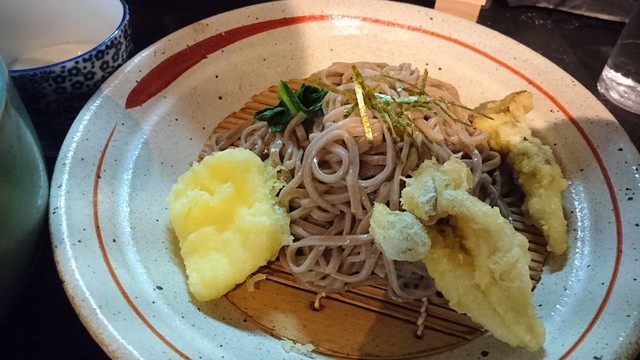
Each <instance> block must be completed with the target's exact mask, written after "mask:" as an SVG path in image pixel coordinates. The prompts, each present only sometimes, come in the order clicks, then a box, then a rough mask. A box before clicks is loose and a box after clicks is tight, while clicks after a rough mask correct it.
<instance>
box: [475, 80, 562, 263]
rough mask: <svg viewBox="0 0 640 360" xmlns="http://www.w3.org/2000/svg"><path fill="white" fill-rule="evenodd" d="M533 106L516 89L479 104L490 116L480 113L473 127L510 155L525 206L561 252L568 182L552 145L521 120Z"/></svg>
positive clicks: (552, 247)
mask: <svg viewBox="0 0 640 360" xmlns="http://www.w3.org/2000/svg"><path fill="white" fill-rule="evenodd" d="M532 108H533V105H532V95H531V93H529V92H526V91H520V92H516V93H513V94H510V95H508V96H507V97H505V98H504V99H502V100H498V101H490V102H486V103H484V104H481V105H480V106H479V107H477V108H476V111H478V112H479V113H482V114H484V115H488V116H490V117H491V118H486V117H482V116H477V117H475V119H474V121H473V126H474V127H476V128H477V129H480V130H483V131H486V132H488V133H489V145H490V146H491V147H492V148H493V149H495V150H497V151H499V152H502V153H503V154H507V162H508V163H509V164H510V165H511V167H512V168H513V171H514V174H515V177H516V180H517V182H518V184H519V185H520V187H521V188H522V190H523V192H524V194H525V200H524V204H523V209H524V210H525V211H526V212H528V214H529V216H530V217H531V219H532V220H533V222H534V225H536V227H538V228H539V229H540V230H542V232H543V234H544V236H545V238H546V239H547V248H548V249H549V250H550V251H552V252H554V253H556V254H562V253H564V252H565V251H566V250H567V221H566V220H565V217H564V213H563V211H562V191H563V190H564V189H565V188H566V187H567V181H566V180H565V179H564V178H563V177H562V172H561V170H560V167H559V166H558V165H557V164H556V161H555V159H554V157H553V153H552V151H551V148H549V147H548V146H546V145H543V144H542V143H541V142H540V140H539V139H537V138H536V137H534V136H533V135H532V134H531V130H529V128H528V127H527V126H526V125H525V124H524V123H523V122H522V121H523V119H524V115H525V114H526V113H527V112H529V111H531V109H532Z"/></svg>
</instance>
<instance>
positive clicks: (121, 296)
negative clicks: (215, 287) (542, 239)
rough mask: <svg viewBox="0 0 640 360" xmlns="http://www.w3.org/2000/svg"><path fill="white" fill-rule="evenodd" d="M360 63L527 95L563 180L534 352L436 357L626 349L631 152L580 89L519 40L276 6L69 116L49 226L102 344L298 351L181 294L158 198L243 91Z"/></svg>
mask: <svg viewBox="0 0 640 360" xmlns="http://www.w3.org/2000/svg"><path fill="white" fill-rule="evenodd" d="M360 60H367V61H376V62H387V63H391V64H399V63H402V62H410V63H412V64H413V65H414V66H416V67H419V68H424V67H427V68H428V70H429V72H430V74H431V75H432V76H434V77H437V78H440V79H442V80H446V81H449V82H451V83H453V84H455V85H456V87H457V88H458V90H459V91H460V94H461V97H462V100H463V102H464V103H465V104H467V105H471V106H474V105H476V104H478V103H480V102H482V101H486V100H491V99H498V98H501V97H503V96H504V95H506V94H508V93H510V92H513V91H517V90H521V89H526V90H529V91H531V92H532V93H533V94H534V105H535V109H534V110H533V111H532V112H531V113H530V114H529V115H528V121H529V125H530V126H531V127H532V129H533V130H534V132H535V133H536V134H537V135H538V137H540V138H541V139H542V140H543V141H544V142H545V143H547V144H549V145H550V146H551V147H552V149H553V150H554V152H555V154H556V157H557V159H558V162H559V164H560V166H561V168H562V169H563V171H564V173H565V176H566V177H567V178H568V180H569V182H570V185H569V188H568V189H567V190H566V192H565V193H564V199H565V206H566V215H567V218H568V221H569V225H570V227H569V229H570V234H569V238H570V244H569V245H570V249H569V251H568V254H567V256H566V257H561V258H552V259H550V261H549V262H548V264H547V265H546V266H545V268H544V271H543V274H542V279H541V281H540V283H539V284H538V285H537V287H536V289H535V292H534V299H533V300H534V304H535V305H536V308H537V314H538V316H539V317H541V319H542V320H543V322H544V324H545V326H546V329H547V338H546V342H545V344H544V348H543V349H542V350H540V351H539V352H535V353H533V352H528V351H526V350H522V349H513V348H510V347H509V346H508V345H505V344H503V343H501V342H499V341H497V340H496V339H495V338H493V337H492V336H490V335H488V334H484V335H482V336H479V337H477V338H475V339H473V340H472V341H469V342H468V343H466V344H464V345H462V346H458V347H455V348H453V349H451V350H447V351H444V352H441V353H439V354H436V355H434V356H433V358H436V359H459V358H463V357H475V358H477V357H483V356H488V355H491V356H497V357H500V358H505V357H508V358H521V359H539V358H553V359H555V358H563V357H569V356H572V357H573V356H575V357H576V358H623V357H628V356H630V355H631V354H634V353H635V352H636V351H637V343H636V342H637V339H638V338H639V336H640V331H639V330H638V328H639V317H640V315H639V314H638V309H640V287H639V286H638V279H637V277H638V274H637V271H635V269H637V267H638V258H639V257H640V251H639V250H638V247H637V244H638V241H640V224H639V223H640V220H639V219H638V218H637V209H638V208H640V204H639V201H640V185H639V183H638V177H639V173H638V166H639V164H640V156H639V155H638V152H637V150H636V149H635V147H634V146H633V144H632V143H631V142H630V141H629V139H628V137H627V135H626V134H625V132H624V131H623V129H622V128H621V127H620V126H619V125H618V123H617V122H616V121H615V119H614V118H613V116H612V115H611V114H609V113H608V112H607V111H606V110H605V108H604V107H603V105H602V104H600V103H599V102H598V101H597V100H596V99H595V98H594V97H593V95H592V94H591V93H589V92H588V91H587V90H586V89H585V88H583V87H582V86H581V85H580V84H579V83H578V82H577V81H575V80H574V79H572V78H571V77H570V76H569V75H567V74H566V73H565V72H563V71H562V70H560V69H559V68H558V67H557V66H555V65H554V64H552V63H551V62H549V61H548V60H546V59H545V58H543V57H541V56H539V55H538V54H536V53H535V52H533V51H531V50H530V49H528V48H526V47H524V46H522V45H520V44H518V43H517V42H515V41H513V40H511V39H509V38H506V37H504V36H502V35H500V34H498V33H496V32H494V31H491V30H489V29H487V28H484V27H482V26H479V25H477V24H475V23H471V22H467V21H464V20H461V19H458V18H455V17H452V16H448V15H445V14H441V13H438V12H435V11H433V10H430V9H427V8H422V7H417V6H412V5H406V4H400V3H394V2H386V1H384V2H380V3H372V1H369V0H351V1H349V2H343V1H337V0H332V1H323V2H321V3H320V2H311V1H286V2H282V1H280V2H274V3H267V4H262V5H257V6H252V7H248V8H243V9H240V10H237V11H233V12H230V13H225V14H222V15H219V16H215V17H212V18H210V19H207V20H204V21H201V22H198V23H196V24H193V25H191V26H189V27H187V28H185V29H183V30H181V31H178V32H176V33H174V34H172V35H170V36H169V37H167V38H165V39H163V40H161V41H159V42H158V43H156V44H154V45H153V46H151V47H150V48H148V49H147V50H145V51H143V52H142V53H140V54H139V55H137V56H136V57H135V58H134V59H133V60H131V61H129V62H128V63H127V64H126V65H125V66H124V67H122V68H121V69H120V70H119V71H118V72H117V73H116V74H115V75H114V76H112V77H111V79H110V80H109V81H107V83H105V85H104V86H103V87H102V88H101V90H100V91H99V92H98V93H97V94H96V95H95V96H94V97H93V98H92V99H91V101H90V102H89V104H88V105H87V106H86V107H85V108H84V110H83V111H82V112H81V113H80V115H79V116H78V118H77V119H76V121H75V123H74V124H73V126H72V128H71V130H70V132H69V135H68V136H67V138H66V140H65V142H64V145H63V147H62V150H61V154H60V157H59V159H58V162H57V164H56V167H55V172H54V175H53V179H52V185H51V186H52V191H51V201H50V222H51V224H50V227H51V232H52V241H53V246H54V253H55V257H56V263H57V266H58V269H59V271H60V274H61V277H62V279H63V281H64V284H65V287H66V290H67V293H68V295H69V297H70V299H71V302H72V304H73V306H74V307H75V309H76V311H77V312H78V314H79V316H80V318H81V319H82V321H83V322H84V324H85V325H86V326H87V328H88V329H89V331H90V332H91V333H92V335H93V336H94V338H95V339H96V340H97V341H98V342H99V343H100V344H101V346H102V347H103V348H104V349H105V351H106V352H107V353H108V354H109V355H111V356H113V357H126V358H156V357H158V356H161V357H162V358H223V357H224V358H237V357H242V358H285V357H296V356H299V355H295V354H293V353H287V352H285V351H284V350H283V348H282V346H281V345H282V344H281V342H280V341H279V340H278V339H276V338H274V337H272V336H270V335H269V334H267V333H265V332H264V331H262V330H261V328H260V327H259V326H258V325H255V324H254V323H253V322H251V321H247V318H246V317H245V315H244V314H243V313H242V312H241V311H239V310H238V309H237V308H236V307H234V306H233V305H232V304H231V303H230V302H229V301H228V300H227V299H226V298H223V299H220V300H218V301H212V302H209V303H204V304H202V303H197V302H195V301H194V300H192V299H191V297H190V296H189V293H188V289H187V287H186V282H185V275H184V269H183V266H182V264H181V260H180V257H179V254H178V251H177V248H176V242H175V239H174V238H173V234H172V232H171V230H170V227H169V225H168V221H167V214H166V201H165V199H166V196H167V194H168V192H169V189H170V187H171V185H172V184H173V183H174V182H175V181H176V179H177V178H178V176H179V175H180V174H181V173H183V172H184V171H186V170H187V169H188V167H189V166H190V163H191V162H192V161H193V160H195V159H196V158H197V156H198V153H199V151H200V149H201V148H202V146H203V144H204V143H205V142H206V140H207V138H208V136H209V134H210V132H211V131H212V129H213V128H214V127H215V125H216V124H217V122H219V121H221V120H222V119H223V118H225V117H226V116H227V115H228V114H230V113H231V112H233V111H234V110H237V109H239V108H240V107H242V105H243V104H244V103H245V102H246V101H247V100H248V99H249V98H250V96H251V95H253V94H256V93H259V92H261V91H263V90H264V89H266V88H267V87H268V86H270V85H272V84H275V83H277V81H278V80H280V79H290V78H301V77H305V76H307V75H309V74H310V73H312V72H314V71H316V70H318V69H321V68H323V67H326V66H328V65H330V64H331V63H332V62H334V61H360ZM282 316H286V314H283V315H282ZM327 326H342V325H341V324H327ZM365 335H366V334H353V341H360V339H362V338H363V337H365ZM408 336H413V335H411V334H409V335H408ZM311 342H313V340H312V341H311ZM362 355H365V354H362ZM317 356H323V355H322V354H320V355H317Z"/></svg>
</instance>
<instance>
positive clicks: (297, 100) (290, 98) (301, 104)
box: [253, 81, 327, 132]
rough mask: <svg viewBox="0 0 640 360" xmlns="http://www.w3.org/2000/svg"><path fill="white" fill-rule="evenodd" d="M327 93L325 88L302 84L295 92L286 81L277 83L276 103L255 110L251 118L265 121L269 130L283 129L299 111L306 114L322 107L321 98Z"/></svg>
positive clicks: (277, 130) (278, 130) (310, 113)
mask: <svg viewBox="0 0 640 360" xmlns="http://www.w3.org/2000/svg"><path fill="white" fill-rule="evenodd" d="M325 95H327V90H324V89H320V88H317V87H315V86H311V85H306V84H302V85H301V86H300V88H299V89H298V90H296V91H295V92H294V91H293V90H291V88H290V87H289V85H287V83H286V82H284V81H280V82H279V83H278V99H280V101H278V103H277V104H275V105H273V106H270V107H267V108H264V109H262V110H258V111H256V113H255V114H254V115H253V118H254V119H256V120H259V121H266V122H267V124H268V125H269V130H270V131H271V132H280V131H283V130H284V129H285V128H286V127H287V125H288V124H289V122H290V121H291V120H292V119H293V118H294V117H295V116H296V115H298V114H299V113H301V112H302V113H304V114H306V115H307V116H308V115H313V114H314V113H316V112H318V111H320V110H321V109H322V100H323V99H324V97H325Z"/></svg>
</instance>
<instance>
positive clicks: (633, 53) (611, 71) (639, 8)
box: [598, 1, 640, 114]
mask: <svg viewBox="0 0 640 360" xmlns="http://www.w3.org/2000/svg"><path fill="white" fill-rule="evenodd" d="M598 90H600V92H601V93H602V94H603V95H604V96H606V97H607V98H608V99H609V100H611V101H612V102H613V103H614V104H616V105H618V106H620V107H621V108H623V109H626V110H628V111H631V112H633V113H636V114H640V1H636V5H635V9H634V10H633V12H632V14H631V17H630V18H629V20H628V22H627V24H626V25H625V27H624V29H623V30H622V33H621V34H620V37H619V38H618V41H617V43H616V45H615V47H614V48H613V52H612V53H611V55H610V56H609V59H608V60H607V64H606V65H605V67H604V69H603V70H602V74H601V75H600V79H599V80H598Z"/></svg>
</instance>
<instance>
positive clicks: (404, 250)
mask: <svg viewBox="0 0 640 360" xmlns="http://www.w3.org/2000/svg"><path fill="white" fill-rule="evenodd" d="M369 232H371V235H373V237H374V239H375V243H376V244H377V246H378V247H379V248H380V250H381V251H382V253H384V256H386V257H387V258H388V259H391V260H399V261H418V260H421V259H422V257H423V256H424V254H426V253H427V252H428V251H429V248H430V247H431V240H430V239H429V236H428V235H427V230H426V229H425V228H424V226H422V223H420V220H418V218H416V217H415V216H414V215H413V214H411V213H410V212H407V211H393V210H391V209H389V208H388V207H387V206H386V205H384V204H381V203H375V204H373V213H372V215H371V220H370V226H369Z"/></svg>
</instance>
